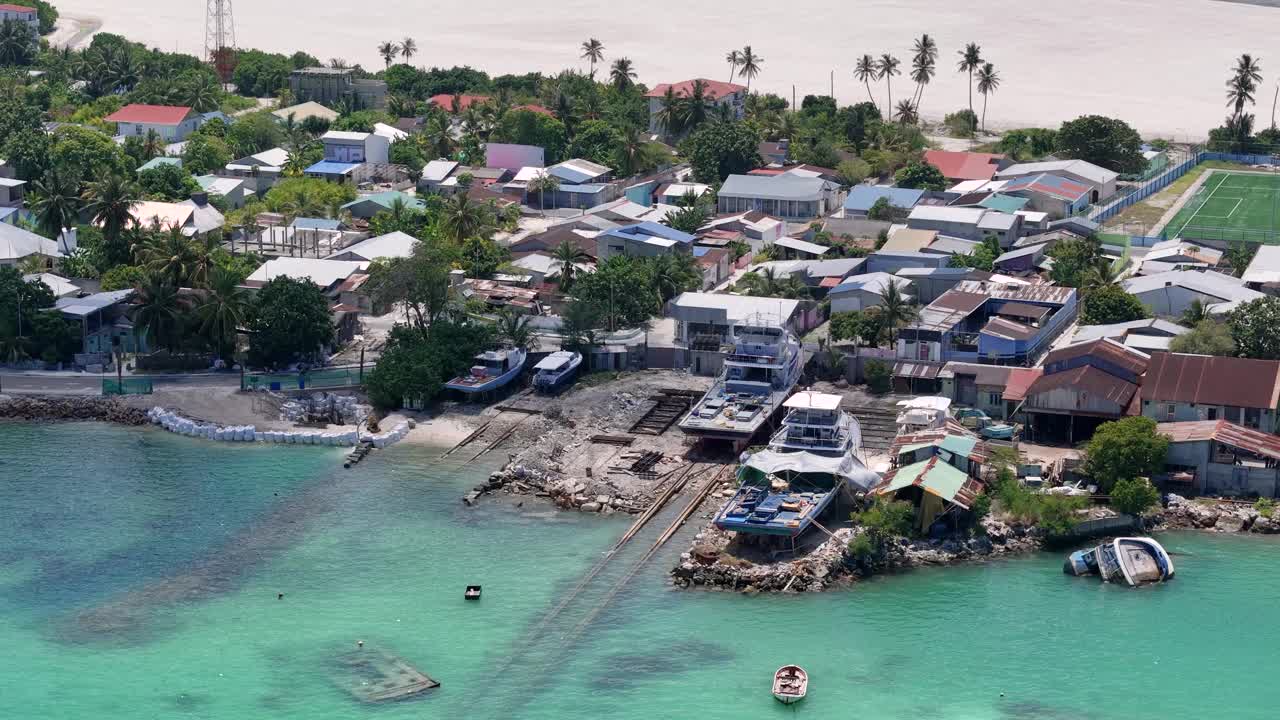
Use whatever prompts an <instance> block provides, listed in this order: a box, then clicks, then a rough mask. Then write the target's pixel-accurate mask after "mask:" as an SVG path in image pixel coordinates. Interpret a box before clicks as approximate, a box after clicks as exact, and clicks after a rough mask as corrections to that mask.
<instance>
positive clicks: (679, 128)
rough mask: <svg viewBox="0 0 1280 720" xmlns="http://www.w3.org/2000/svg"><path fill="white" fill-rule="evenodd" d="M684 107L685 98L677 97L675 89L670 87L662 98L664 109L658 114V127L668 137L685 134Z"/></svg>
mask: <svg viewBox="0 0 1280 720" xmlns="http://www.w3.org/2000/svg"><path fill="white" fill-rule="evenodd" d="M683 105H684V98H683V97H682V96H680V95H676V90H675V88H674V87H672V86H670V85H668V86H667V91H666V92H665V93H664V94H663V96H662V108H661V109H660V110H658V113H657V120H658V125H659V126H660V127H661V128H662V131H663V133H665V134H666V135H669V136H675V135H679V134H680V133H681V132H684V117H685V113H684V108H683V107H682V106H683Z"/></svg>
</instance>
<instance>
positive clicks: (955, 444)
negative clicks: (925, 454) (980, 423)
mask: <svg viewBox="0 0 1280 720" xmlns="http://www.w3.org/2000/svg"><path fill="white" fill-rule="evenodd" d="M977 444H978V439H977V438H971V437H965V436H963V435H948V436H946V437H945V438H943V439H942V442H940V443H938V447H940V448H942V449H943V450H950V451H951V452H953V453H955V454H956V455H960V456H963V457H969V456H970V455H972V454H973V448H974V447H976V446H977Z"/></svg>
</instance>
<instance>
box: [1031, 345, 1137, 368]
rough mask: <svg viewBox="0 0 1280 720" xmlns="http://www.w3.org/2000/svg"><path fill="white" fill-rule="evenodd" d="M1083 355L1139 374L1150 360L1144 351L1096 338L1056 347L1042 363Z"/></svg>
mask: <svg viewBox="0 0 1280 720" xmlns="http://www.w3.org/2000/svg"><path fill="white" fill-rule="evenodd" d="M1084 355H1092V356H1093V357H1096V358H1100V359H1102V360H1106V361H1107V362H1109V363H1111V364H1112V365H1116V366H1118V367H1121V368H1124V369H1125V370H1128V371H1129V372H1131V373H1133V374H1135V375H1141V374H1142V373H1143V372H1144V371H1145V370H1146V369H1147V365H1148V363H1149V362H1150V360H1151V358H1150V356H1148V355H1146V354H1145V353H1142V352H1139V351H1137V350H1134V349H1133V348H1131V347H1128V346H1127V345H1124V344H1122V343H1118V342H1116V341H1115V340H1112V339H1111V338H1098V339H1097V340H1090V341H1088V342H1082V343H1076V344H1075V345H1068V346H1066V347H1064V348H1058V349H1057V350H1054V351H1053V352H1051V353H1049V354H1048V355H1046V356H1045V358H1044V364H1045V365H1052V364H1054V363H1058V362H1063V361H1066V360H1071V359H1072V358H1078V357H1082V356H1084Z"/></svg>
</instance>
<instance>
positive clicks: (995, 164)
mask: <svg viewBox="0 0 1280 720" xmlns="http://www.w3.org/2000/svg"><path fill="white" fill-rule="evenodd" d="M1004 157H1005V156H1004V155H993V154H991V153H974V152H955V151H950V150H925V152H924V161H925V162H927V163H929V164H930V165H932V166H934V167H936V168H938V169H939V170H941V171H942V176H943V177H945V178H947V179H949V180H990V179H991V177H992V176H993V175H995V174H996V169H997V168H999V166H1000V161H1001V160H1004Z"/></svg>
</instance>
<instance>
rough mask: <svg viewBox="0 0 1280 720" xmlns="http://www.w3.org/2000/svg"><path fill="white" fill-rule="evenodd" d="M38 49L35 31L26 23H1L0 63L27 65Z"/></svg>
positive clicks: (6, 21) (9, 21)
mask: <svg viewBox="0 0 1280 720" xmlns="http://www.w3.org/2000/svg"><path fill="white" fill-rule="evenodd" d="M37 50H38V48H37V46H36V43H35V33H34V32H32V30H31V29H30V28H28V27H27V24H26V23H20V22H15V21H11V20H5V21H4V22H3V23H0V65H27V64H29V63H30V62H31V60H32V58H34V57H35V55H36V51H37Z"/></svg>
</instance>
